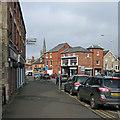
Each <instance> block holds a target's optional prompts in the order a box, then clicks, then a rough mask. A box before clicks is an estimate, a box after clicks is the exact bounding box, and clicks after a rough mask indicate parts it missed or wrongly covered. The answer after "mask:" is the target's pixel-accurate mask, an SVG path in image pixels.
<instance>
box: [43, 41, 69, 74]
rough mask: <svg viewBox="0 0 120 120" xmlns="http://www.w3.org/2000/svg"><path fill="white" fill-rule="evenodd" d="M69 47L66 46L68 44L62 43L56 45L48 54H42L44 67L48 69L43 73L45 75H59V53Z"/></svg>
mask: <svg viewBox="0 0 120 120" xmlns="http://www.w3.org/2000/svg"><path fill="white" fill-rule="evenodd" d="M69 47H70V46H69V45H68V43H62V44H58V45H57V46H55V47H54V48H52V49H50V50H49V51H48V52H46V53H44V57H45V59H44V62H45V66H47V68H48V69H47V70H46V71H45V72H46V73H49V74H52V73H56V74H59V67H60V66H61V54H60V53H61V52H62V51H64V50H65V49H67V48H69ZM60 68H61V67H60ZM60 71H61V69H60Z"/></svg>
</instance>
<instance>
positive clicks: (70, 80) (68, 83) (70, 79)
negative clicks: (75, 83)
mask: <svg viewBox="0 0 120 120" xmlns="http://www.w3.org/2000/svg"><path fill="white" fill-rule="evenodd" d="M72 78H73V76H71V77H69V79H68V80H67V83H66V90H68V91H69V88H70V84H71V82H72Z"/></svg>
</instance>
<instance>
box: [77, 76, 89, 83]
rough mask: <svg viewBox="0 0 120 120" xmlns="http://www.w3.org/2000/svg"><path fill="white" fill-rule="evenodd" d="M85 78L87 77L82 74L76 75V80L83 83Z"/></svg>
mask: <svg viewBox="0 0 120 120" xmlns="http://www.w3.org/2000/svg"><path fill="white" fill-rule="evenodd" d="M87 79H88V77H87V76H86V77H84V76H77V78H76V82H80V83H84V82H85V81H86V80H87Z"/></svg>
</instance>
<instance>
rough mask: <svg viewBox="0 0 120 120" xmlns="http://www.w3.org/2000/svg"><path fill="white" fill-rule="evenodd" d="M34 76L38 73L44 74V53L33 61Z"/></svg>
mask: <svg viewBox="0 0 120 120" xmlns="http://www.w3.org/2000/svg"><path fill="white" fill-rule="evenodd" d="M32 70H33V76H34V74H36V73H40V74H44V72H45V70H44V55H42V56H41V57H40V58H38V59H37V60H35V61H34V62H33V63H32Z"/></svg>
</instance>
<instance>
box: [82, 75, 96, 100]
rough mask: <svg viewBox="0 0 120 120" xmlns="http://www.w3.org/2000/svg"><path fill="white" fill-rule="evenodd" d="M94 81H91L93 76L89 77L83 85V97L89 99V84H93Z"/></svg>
mask: <svg viewBox="0 0 120 120" xmlns="http://www.w3.org/2000/svg"><path fill="white" fill-rule="evenodd" d="M93 83H94V81H93V77H90V78H89V79H88V80H87V81H86V83H85V85H84V91H83V92H84V97H85V98H86V99H87V100H89V96H90V93H91V86H92V85H93Z"/></svg>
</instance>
